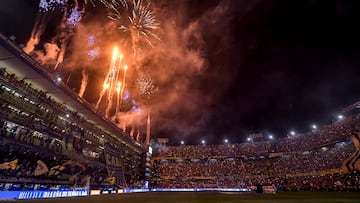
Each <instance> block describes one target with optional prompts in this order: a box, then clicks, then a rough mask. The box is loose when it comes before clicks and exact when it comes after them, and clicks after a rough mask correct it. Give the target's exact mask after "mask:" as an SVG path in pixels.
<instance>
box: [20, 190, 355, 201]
mask: <svg viewBox="0 0 360 203" xmlns="http://www.w3.org/2000/svg"><path fill="white" fill-rule="evenodd" d="M20 201H21V202H26V203H31V202H34V203H35V202H36V203H38V202H39V203H48V202H49V203H57V202H58V203H122V202H123V203H195V202H199V203H205V202H206V203H208V202H209V203H235V202H250V203H275V202H276V203H285V202H286V203H287V202H289V203H293V202H294V203H323V202H327V203H329V202H330V203H331V202H334V203H341V202H346V203H360V193H356V192H282V193H278V194H240V193H229V194H224V193H209V192H152V193H131V194H114V195H102V196H91V197H81V198H64V199H49V200H20Z"/></svg>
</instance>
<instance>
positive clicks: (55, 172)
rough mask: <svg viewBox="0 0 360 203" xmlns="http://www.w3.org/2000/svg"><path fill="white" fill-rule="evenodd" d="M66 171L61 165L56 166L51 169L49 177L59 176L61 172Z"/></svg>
mask: <svg viewBox="0 0 360 203" xmlns="http://www.w3.org/2000/svg"><path fill="white" fill-rule="evenodd" d="M64 169H65V167H64V166H61V165H56V166H54V167H51V168H50V171H49V176H53V175H54V176H56V175H59V173H60V172H61V171H63V170H64Z"/></svg>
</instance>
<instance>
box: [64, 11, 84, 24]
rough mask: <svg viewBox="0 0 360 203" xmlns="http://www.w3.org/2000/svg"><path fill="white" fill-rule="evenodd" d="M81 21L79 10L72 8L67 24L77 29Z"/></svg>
mask: <svg viewBox="0 0 360 203" xmlns="http://www.w3.org/2000/svg"><path fill="white" fill-rule="evenodd" d="M80 20H81V11H79V10H78V9H77V8H72V9H71V11H70V14H69V16H68V17H67V19H66V24H67V25H70V26H73V27H76V25H77V24H78V23H79V22H80Z"/></svg>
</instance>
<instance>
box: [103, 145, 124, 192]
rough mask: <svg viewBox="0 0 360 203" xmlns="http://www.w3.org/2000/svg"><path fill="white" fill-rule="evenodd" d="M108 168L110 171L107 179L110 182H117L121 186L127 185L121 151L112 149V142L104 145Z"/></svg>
mask: <svg viewBox="0 0 360 203" xmlns="http://www.w3.org/2000/svg"><path fill="white" fill-rule="evenodd" d="M104 148H105V150H104V152H105V161H106V168H107V171H108V176H109V177H108V178H107V181H108V182H110V183H113V182H115V184H116V185H118V186H120V187H125V186H126V183H125V180H124V171H123V162H122V159H121V154H120V152H119V151H117V150H114V149H112V147H111V146H110V143H105V145H104Z"/></svg>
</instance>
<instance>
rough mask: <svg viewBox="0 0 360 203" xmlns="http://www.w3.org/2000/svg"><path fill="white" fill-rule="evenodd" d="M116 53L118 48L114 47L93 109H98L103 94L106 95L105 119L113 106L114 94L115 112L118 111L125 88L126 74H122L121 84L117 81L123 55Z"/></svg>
mask: <svg viewBox="0 0 360 203" xmlns="http://www.w3.org/2000/svg"><path fill="white" fill-rule="evenodd" d="M118 52H119V50H118V47H114V49H113V56H112V59H111V63H110V68H109V71H108V73H107V75H106V77H105V80H104V85H103V89H102V90H101V92H100V96H99V99H98V101H97V103H96V106H95V108H96V109H98V108H99V105H100V103H101V100H102V98H103V96H104V95H105V94H107V95H106V100H107V106H106V109H105V117H107V118H108V117H109V114H110V109H111V107H112V105H113V97H114V94H116V95H117V102H116V112H118V111H119V98H121V97H122V92H123V88H124V86H125V74H126V72H124V75H123V83H121V82H120V81H119V77H120V71H121V68H120V67H121V63H122V59H123V55H122V54H119V53H118ZM122 84H123V85H122ZM116 112H115V113H116Z"/></svg>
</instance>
